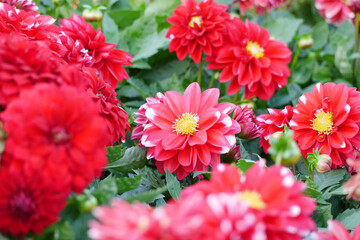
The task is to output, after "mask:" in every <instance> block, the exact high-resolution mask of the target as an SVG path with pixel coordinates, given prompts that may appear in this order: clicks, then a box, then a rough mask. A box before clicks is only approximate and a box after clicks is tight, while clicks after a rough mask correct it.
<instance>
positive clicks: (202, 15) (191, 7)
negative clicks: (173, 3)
mask: <svg viewBox="0 0 360 240" xmlns="http://www.w3.org/2000/svg"><path fill="white" fill-rule="evenodd" d="M226 9H227V6H225V5H222V4H218V3H216V2H214V1H213V0H207V1H202V2H200V3H199V4H198V3H197V2H196V1H195V0H183V1H182V5H180V6H178V7H177V8H176V9H175V10H174V14H173V16H171V17H169V18H168V19H167V20H168V22H169V23H170V24H172V26H171V27H170V28H169V30H168V32H167V34H166V37H167V38H171V42H170V45H169V51H170V52H173V51H176V55H177V57H178V59H179V60H183V59H184V58H185V57H186V55H187V54H190V56H191V58H192V59H193V60H194V62H196V63H200V60H201V56H202V52H203V51H204V52H205V53H206V54H208V55H211V54H213V48H214V47H220V46H221V45H222V44H223V36H222V35H223V34H224V33H226V32H227V30H226V22H227V21H228V20H229V19H230V15H229V13H227V12H226Z"/></svg>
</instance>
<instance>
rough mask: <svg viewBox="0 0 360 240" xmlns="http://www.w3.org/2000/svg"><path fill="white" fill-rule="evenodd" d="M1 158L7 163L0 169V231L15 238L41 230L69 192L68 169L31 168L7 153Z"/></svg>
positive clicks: (58, 212) (59, 208)
mask: <svg viewBox="0 0 360 240" xmlns="http://www.w3.org/2000/svg"><path fill="white" fill-rule="evenodd" d="M2 160H5V161H6V162H10V165H8V166H6V167H2V168H1V170H0V183H1V184H0V232H1V233H4V234H10V235H13V236H16V237H23V236H24V235H25V234H27V233H35V234H39V233H41V232H42V231H43V230H44V228H45V227H47V226H49V225H50V224H52V223H54V222H56V221H57V220H58V217H59V214H60V212H61V210H62V209H63V208H64V207H65V204H66V200H67V196H68V194H70V188H69V186H70V185H69V180H70V179H69V175H68V171H67V169H66V168H64V167H62V166H61V165H59V166H58V165H46V166H44V167H43V168H42V169H41V171H33V170H30V169H28V168H24V167H23V164H22V161H19V160H17V159H14V158H12V157H10V156H9V155H4V156H3V159H2Z"/></svg>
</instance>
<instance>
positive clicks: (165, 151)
mask: <svg viewBox="0 0 360 240" xmlns="http://www.w3.org/2000/svg"><path fill="white" fill-rule="evenodd" d="M218 98H219V90H218V89H208V90H206V91H204V92H203V93H201V90H200V86H199V84H197V83H192V84H190V85H189V87H188V88H187V89H186V90H185V93H184V95H181V94H180V93H177V92H173V91H168V92H166V93H165V96H164V98H163V100H162V102H160V101H159V102H156V101H155V102H147V103H146V104H145V105H143V106H144V109H146V111H145V116H146V118H147V121H148V122H147V123H145V124H143V129H144V130H143V133H142V135H141V144H142V145H143V146H145V147H147V148H148V154H147V156H148V158H154V159H155V160H156V166H157V168H158V170H159V172H161V173H163V172H165V171H166V169H168V170H169V171H170V172H174V171H175V172H176V176H177V178H178V179H183V178H185V177H186V176H187V175H188V174H189V173H190V172H193V171H205V170H207V169H208V166H209V165H211V166H216V165H217V164H218V163H219V162H220V154H222V153H227V152H229V150H230V148H231V146H232V145H234V144H235V136H234V135H235V134H236V133H238V132H240V127H239V124H238V123H237V122H236V121H235V120H233V119H231V118H230V117H229V115H228V114H229V113H231V112H232V110H233V109H234V108H235V105H233V104H231V103H220V104H218ZM143 120H144V119H143Z"/></svg>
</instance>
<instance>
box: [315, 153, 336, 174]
mask: <svg viewBox="0 0 360 240" xmlns="http://www.w3.org/2000/svg"><path fill="white" fill-rule="evenodd" d="M331 165H332V160H331V157H330V156H329V155H327V154H321V155H319V157H318V161H317V163H316V166H315V169H316V171H318V172H319V173H325V172H329V171H330V170H331Z"/></svg>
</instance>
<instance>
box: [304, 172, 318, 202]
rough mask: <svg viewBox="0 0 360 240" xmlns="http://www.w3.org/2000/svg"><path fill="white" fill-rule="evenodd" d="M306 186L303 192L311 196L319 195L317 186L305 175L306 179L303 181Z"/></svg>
mask: <svg viewBox="0 0 360 240" xmlns="http://www.w3.org/2000/svg"><path fill="white" fill-rule="evenodd" d="M305 183H306V185H307V188H306V190H305V191H304V194H305V195H307V196H309V197H312V198H316V197H318V196H320V195H321V192H320V191H318V190H317V189H318V186H317V185H316V184H315V183H314V182H313V181H312V180H311V179H310V177H309V176H306V181H305Z"/></svg>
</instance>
